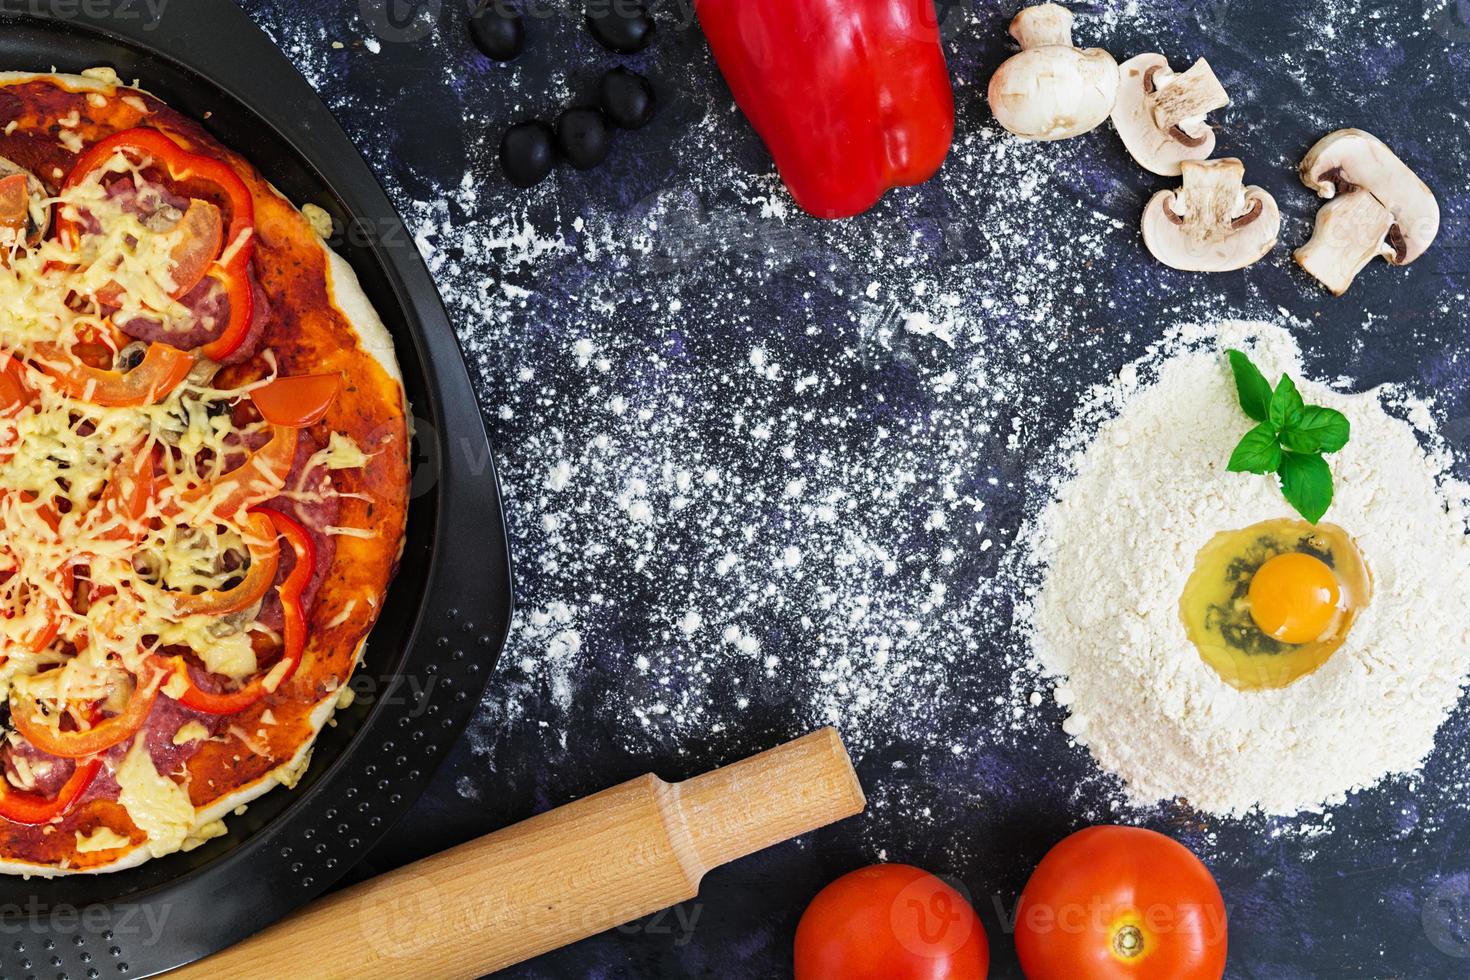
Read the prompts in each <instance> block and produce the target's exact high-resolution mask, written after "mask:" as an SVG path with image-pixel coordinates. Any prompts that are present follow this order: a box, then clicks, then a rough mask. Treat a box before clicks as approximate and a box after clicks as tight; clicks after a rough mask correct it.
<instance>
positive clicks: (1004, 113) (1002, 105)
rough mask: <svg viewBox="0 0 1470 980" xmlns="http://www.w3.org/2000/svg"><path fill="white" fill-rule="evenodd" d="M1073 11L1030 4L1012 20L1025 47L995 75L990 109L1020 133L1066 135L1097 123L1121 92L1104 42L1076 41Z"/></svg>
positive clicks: (1013, 32) (1114, 64)
mask: <svg viewBox="0 0 1470 980" xmlns="http://www.w3.org/2000/svg"><path fill="white" fill-rule="evenodd" d="M1072 20H1073V17H1072V12H1071V11H1070V10H1068V9H1067V8H1066V7H1062V6H1059V5H1058V4H1055V3H1043V4H1039V5H1038V6H1035V7H1027V8H1026V9H1025V10H1023V11H1021V12H1020V13H1019V14H1017V15H1016V17H1015V19H1014V20H1012V21H1011V28H1010V32H1011V36H1012V37H1014V38H1015V39H1016V41H1017V42H1018V43H1019V44H1020V45H1021V53H1020V54H1017V55H1013V56H1012V57H1011V58H1010V59H1008V60H1007V61H1006V62H1005V63H1004V64H1003V65H1001V66H1000V68H999V69H997V70H996V72H995V74H994V75H993V76H992V77H991V79H990V109H991V111H992V112H994V113H995V118H996V121H997V122H999V123H1000V124H1001V125H1002V126H1004V127H1005V128H1006V129H1008V130H1010V131H1011V132H1012V133H1015V134H1016V135H1017V136H1021V137H1024V138H1025V139H1033V140H1061V139H1068V138H1070V137H1073V136H1080V135H1082V134H1083V133H1086V132H1088V131H1090V130H1093V129H1096V128H1097V127H1098V126H1099V125H1101V123H1102V121H1103V120H1104V119H1106V118H1108V113H1109V112H1111V111H1112V109H1113V100H1114V99H1115V98H1116V97H1117V93H1118V63H1117V62H1116V61H1114V60H1113V56H1112V55H1110V54H1108V53H1107V52H1106V51H1104V50H1102V49H1101V48H1088V49H1086V50H1081V49H1078V48H1076V47H1074V46H1073V44H1072Z"/></svg>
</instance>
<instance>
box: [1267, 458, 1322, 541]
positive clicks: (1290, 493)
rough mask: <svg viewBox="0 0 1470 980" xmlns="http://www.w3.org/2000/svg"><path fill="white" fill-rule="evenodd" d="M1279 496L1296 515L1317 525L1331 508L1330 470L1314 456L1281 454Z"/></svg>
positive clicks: (1320, 459)
mask: <svg viewBox="0 0 1470 980" xmlns="http://www.w3.org/2000/svg"><path fill="white" fill-rule="evenodd" d="M1279 472H1280V475H1281V493H1282V495H1283V496H1285V497H1286V501H1287V503H1289V504H1291V506H1293V507H1295V508H1296V511H1297V513H1299V514H1301V515H1302V516H1303V517H1305V518H1306V519H1307V520H1309V521H1311V522H1312V523H1313V524H1316V523H1317V522H1318V521H1320V520H1321V519H1322V518H1323V517H1325V516H1326V514H1327V509H1328V508H1329V507H1331V506H1332V468H1331V467H1329V466H1328V465H1327V461H1326V460H1325V459H1323V458H1322V457H1321V456H1318V455H1316V454H1315V453H1283V454H1282V457H1281V469H1280V470H1279Z"/></svg>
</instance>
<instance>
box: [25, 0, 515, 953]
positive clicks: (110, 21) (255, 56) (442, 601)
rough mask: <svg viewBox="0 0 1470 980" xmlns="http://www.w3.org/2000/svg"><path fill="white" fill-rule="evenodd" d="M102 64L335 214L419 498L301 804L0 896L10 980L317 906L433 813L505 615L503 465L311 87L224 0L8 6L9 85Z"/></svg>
mask: <svg viewBox="0 0 1470 980" xmlns="http://www.w3.org/2000/svg"><path fill="white" fill-rule="evenodd" d="M100 65H106V66H109V67H111V68H113V69H115V70H116V71H117V73H118V74H119V75H120V76H122V77H123V78H124V79H126V80H129V81H131V80H133V79H138V80H139V81H140V83H141V84H142V86H143V87H144V88H146V89H148V90H149V91H151V92H152V93H154V94H155V95H157V96H158V97H159V98H161V99H163V100H164V101H165V102H167V103H169V104H170V105H172V106H173V107H174V108H176V109H178V110H180V111H182V112H184V113H187V114H188V115H190V116H191V117H193V118H195V119H197V120H201V121H202V122H203V124H204V125H205V126H206V128H208V129H209V130H210V131H211V132H212V133H213V134H214V135H215V136H216V137H218V138H219V139H220V140H221V141H222V142H224V143H225V144H226V145H228V146H231V147H233V148H234V149H236V150H238V151H240V152H241V153H243V154H244V155H245V156H246V157H248V158H249V159H250V160H251V161H252V162H253V163H254V164H255V165H256V166H257V167H258V168H259V169H260V170H261V172H262V173H263V174H265V176H266V177H267V178H268V179H269V180H270V181H271V182H272V183H274V184H275V186H276V187H277V188H279V189H280V190H281V192H282V193H284V194H285V195H286V196H287V197H288V198H290V199H291V200H292V201H293V202H295V203H296V204H298V205H300V204H304V203H308V202H310V203H314V204H317V205H319V206H321V207H323V208H325V209H326V210H327V211H328V213H330V214H331V215H332V217H333V220H334V222H335V224H336V228H337V229H338V231H339V232H340V234H338V235H336V236H334V241H333V245H334V247H336V249H337V251H338V252H339V254H341V255H342V256H343V257H344V258H346V259H347V260H348V262H350V263H351V264H352V266H353V267H354V269H355V270H356V272H357V274H358V277H359V278H360V279H361V281H362V285H363V288H364V290H365V292H366V293H367V295H368V297H369V299H370V300H372V302H373V304H374V306H375V307H376V308H377V310H378V312H379V314H380V315H381V316H382V318H383V321H384V323H385V324H386V325H387V326H388V328H389V331H390V332H391V333H392V335H393V338H394V342H395V346H396V349H397V353H398V358H399V362H400V364H401V365H402V368H403V374H404V386H405V389H406V391H407V393H408V397H409V401H410V404H411V406H412V409H411V411H412V414H413V422H414V429H415V444H414V456H415V458H414V478H413V487H412V494H413V496H412V501H411V504H410V507H409V518H408V539H407V543H406V545H405V548H404V553H403V558H402V564H401V567H400V569H399V572H398V576H397V578H396V580H395V581H394V584H393V586H392V587H391V589H390V590H389V593H388V596H387V599H386V602H385V605H384V608H383V611H382V615H381V618H380V621H379V623H378V625H377V627H376V628H375V629H374V630H373V632H372V634H371V636H370V637H369V638H368V643H367V648H366V651H365V653H364V659H363V665H362V667H361V668H360V669H359V671H358V673H357V675H356V676H355V677H354V679H353V683H352V687H353V690H354V692H355V693H356V698H355V700H354V701H353V703H352V704H350V705H349V706H347V707H345V708H343V709H342V710H340V711H338V713H337V718H336V722H335V724H334V725H332V726H330V727H328V728H327V729H325V730H324V731H323V732H322V735H321V737H320V738H319V739H318V741H317V745H316V748H315V750H314V758H313V761H312V764H311V766H310V768H309V769H308V770H307V772H306V775H305V776H304V778H303V779H302V780H301V783H300V784H299V785H298V786H297V787H296V788H295V789H294V790H288V789H276V790H273V791H271V792H270V793H268V794H266V795H265V796H263V797H261V798H260V799H259V800H257V801H255V802H254V803H252V804H251V805H250V807H249V808H248V810H247V811H246V812H245V813H243V814H241V815H238V816H233V817H231V818H229V819H228V820H227V824H228V827H229V833H228V834H227V835H226V836H224V837H220V838H217V839H215V840H212V841H210V842H208V843H207V844H205V845H204V846H202V847H199V848H197V849H196V850H193V851H190V852H188V853H179V854H173V855H169V856H166V857H163V858H159V859H155V860H152V861H148V862H146V863H145V864H143V865H141V866H140V867H138V868H135V869H132V870H128V871H120V872H115V873H112V874H103V875H73V876H63V877H59V878H52V879H39V878H31V879H25V878H20V877H11V876H0V980H3V978H22V977H69V978H82V977H87V978H97V977H119V976H128V977H141V976H151V975H153V974H156V973H160V972H163V971H165V970H168V969H171V968H173V967H176V966H180V965H182V964H184V963H187V962H192V961H194V960H197V959H200V958H202V957H204V956H207V955H208V954H210V953H212V952H215V951H216V950H219V949H221V948H223V947H225V946H227V945H229V944H231V943H233V942H235V941H237V940H239V939H241V938H243V937H245V936H247V935H249V934H250V933H253V932H255V931H257V930H259V929H261V928H263V927H264V926H266V925H268V924H270V923H271V922H273V921H275V920H276V919H278V918H280V917H282V916H283V915H285V914H286V913H287V912H289V911H291V910H292V909H294V908H296V907H298V906H300V905H302V904H303V903H305V902H307V901H308V900H310V899H311V898H313V897H315V896H317V895H318V894H320V893H321V892H323V891H324V890H325V889H327V888H328V887H330V886H331V885H332V883H333V882H334V881H336V880H337V879H338V878H339V877H340V876H341V875H342V874H343V873H344V872H345V871H346V870H347V869H348V868H349V867H351V866H352V865H353V864H354V863H355V862H357V861H358V860H359V859H360V858H361V857H362V856H363V855H364V854H366V853H367V851H368V849H369V848H370V847H371V846H372V845H373V844H374V843H375V842H377V841H378V840H379V839H380V838H381V837H382V835H383V834H384V833H385V832H386V831H387V829H388V827H389V826H390V825H391V824H392V823H393V822H394V820H395V819H397V818H398V817H399V816H400V815H402V814H403V812H404V811H405V810H407V808H408V807H409V806H410V805H411V804H412V803H413V801H414V800H415V799H416V798H417V796H418V795H419V794H420V793H421V792H422V790H423V788H424V786H425V785H426V784H427V782H428V780H429V777H430V776H431V775H432V773H433V772H434V770H435V768H436V767H437V766H438V765H439V763H440V761H441V760H442V759H443V758H444V756H445V755H446V754H447V752H448V750H449V748H450V746H451V744H452V743H453V742H454V740H455V739H456V737H457V736H458V735H459V733H460V732H461V730H462V729H463V728H464V726H465V724H466V723H467V721H468V719H469V717H470V714H471V713H472V711H473V710H474V707H475V705H476V704H477V703H478V701H479V699H480V695H481V694H482V692H483V690H484V687H485V684H486V681H487V679H488V677H489V675H490V673H491V672H492V670H493V669H494V666H495V661H496V659H497V657H498V656H499V653H500V649H501V647H502V645H503V643H504V640H505V635H506V631H507V630H508V628H509V624H510V616H511V603H512V598H511V568H510V557H509V553H508V551H507V544H506V535H505V524H504V518H503V515H502V513H501V507H500V494H499V488H498V484H497V481H496V475H495V468H494V461H493V458H492V456H491V452H490V447H489V444H488V441H487V438H486V434H485V427H484V421H483V418H482V417H481V415H480V411H479V407H478V403H477V401H476V399H475V395H474V391H473V389H472V388H471V386H470V381H469V375H468V372H467V371H466V369H465V364H464V361H463V357H462V355H461V353H460V350H459V347H458V345H457V344H456V341H455V338H454V334H453V331H452V329H451V327H450V324H449V321H448V318H447V317H446V315H445V312H444V308H443V305H442V303H441V301H440V298H439V295H438V292H437V291H436V289H435V287H434V283H433V280H432V279H431V278H430V276H429V273H428V270H427V269H426V268H425V266H424V263H423V261H422V259H421V257H420V256H419V254H418V252H417V250H416V249H415V248H414V245H413V239H412V236H411V235H410V234H408V233H407V231H406V230H405V228H404V226H403V224H402V222H401V220H400V219H399V217H398V216H397V215H396V213H395V212H394V210H393V207H392V205H391V204H390V202H389V201H388V198H387V196H386V195H385V194H384V193H383V190H382V188H381V187H380V186H379V185H378V183H377V181H376V180H375V179H374V177H373V174H372V172H371V170H369V168H368V166H367V164H366V163H365V162H364V161H363V159H362V157H361V156H360V155H359V154H358V152H357V150H356V149H355V148H354V147H353V145H352V143H351V141H350V140H348V138H347V136H346V134H345V133H344V132H343V131H342V129H341V127H340V126H339V125H338V124H337V122H336V120H335V119H334V118H333V117H332V115H331V113H330V112H328V110H327V108H326V107H325V106H324V105H323V104H322V103H321V101H320V100H319V99H318V98H317V96H316V93H315V92H314V91H313V90H312V88H311V86H310V85H308V84H307V82H306V80H305V79H303V78H302V77H301V75H300V74H299V73H298V72H297V71H296V69H295V68H294V67H293V66H292V65H291V63H290V62H289V61H288V60H287V59H286V57H285V56H284V55H283V54H282V53H281V52H280V51H279V50H278V49H277V48H276V47H275V45H274V44H273V43H272V42H271V41H270V39H269V38H268V37H266V36H265V34H264V33H263V32H262V31H261V30H260V29H259V28H257V27H256V26H255V24H254V23H253V22H251V21H250V19H249V18H248V17H246V16H245V14H244V13H243V12H242V11H241V10H240V9H239V8H237V7H236V6H235V5H234V4H233V3H232V2H231V0H166V2H165V3H163V4H157V3H153V4H145V3H142V2H140V0H0V67H3V68H5V69H8V70H25V71H49V70H52V69H53V68H54V69H55V70H58V71H66V72H76V71H80V70H82V69H85V68H90V67H94V66H100ZM322 952H323V955H330V952H331V951H330V950H323V951H322ZM308 966H309V965H308V964H303V967H304V968H305V967H308Z"/></svg>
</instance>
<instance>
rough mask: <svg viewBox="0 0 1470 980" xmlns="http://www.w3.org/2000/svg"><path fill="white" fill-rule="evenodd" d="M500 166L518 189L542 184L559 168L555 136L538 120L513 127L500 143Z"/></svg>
mask: <svg viewBox="0 0 1470 980" xmlns="http://www.w3.org/2000/svg"><path fill="white" fill-rule="evenodd" d="M500 166H501V169H503V170H504V171H505V176H506V177H507V178H508V179H509V180H510V182H511V183H512V184H514V185H516V186H517V187H532V186H534V185H536V184H539V183H541V182H542V181H543V180H545V179H546V177H547V175H548V174H550V173H551V168H552V167H554V166H556V134H555V133H554V132H552V130H551V127H550V126H548V125H546V124H545V123H544V122H541V121H540V120H539V119H532V120H531V121H529V122H523V123H518V124H516V125H514V126H512V127H511V128H510V129H508V130H506V131H505V138H504V139H503V140H501V141H500Z"/></svg>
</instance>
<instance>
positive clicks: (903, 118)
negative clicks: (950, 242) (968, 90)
mask: <svg viewBox="0 0 1470 980" xmlns="http://www.w3.org/2000/svg"><path fill="white" fill-rule="evenodd" d="M695 11H696V12H697V13H698V15H699V23H700V26H701V27H703V28H704V34H705V37H706V38H708V39H709V44H710V48H711V49H712V50H713V51H714V54H715V60H716V61H717V62H718V63H719V65H720V70H721V71H722V72H723V73H724V75H725V81H727V82H728V83H729V85H730V90H731V91H732V92H733V93H734V94H735V102H736V104H738V105H739V106H740V108H741V110H742V111H744V113H745V115H746V116H747V117H748V118H749V119H750V121H751V124H752V125H754V126H755V130H756V132H757V133H759V134H760V136H761V139H763V140H765V143H766V147H767V148H768V149H769V150H770V151H771V155H772V156H774V157H775V158H776V169H777V170H779V171H780V173H781V179H782V180H784V181H785V182H786V186H787V187H788V188H789V189H790V191H791V195H792V196H793V197H794V198H796V203H797V204H799V205H801V207H802V208H803V209H804V210H806V211H807V212H809V213H810V214H813V215H815V216H816V217H819V218H847V217H851V216H853V215H855V214H861V213H862V212H863V211H866V210H868V208H870V207H872V206H873V205H874V204H876V203H877V202H878V199H879V198H880V197H882V196H883V193H884V192H885V191H887V190H888V189H889V188H892V187H901V186H908V185H911V184H920V183H923V182H924V181H926V180H928V179H929V178H930V177H932V176H934V173H935V171H937V170H938V169H939V165H940V164H941V163H943V162H944V158H945V156H946V155H947V154H948V153H949V147H950V143H951V141H952V140H953V138H954V89H953V88H952V87H951V85H950V81H949V71H948V69H947V68H946V67H945V62H944V49H943V47H942V46H941V43H940V38H939V22H938V19H937V17H936V16H935V10H934V3H933V0H696V2H695Z"/></svg>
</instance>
